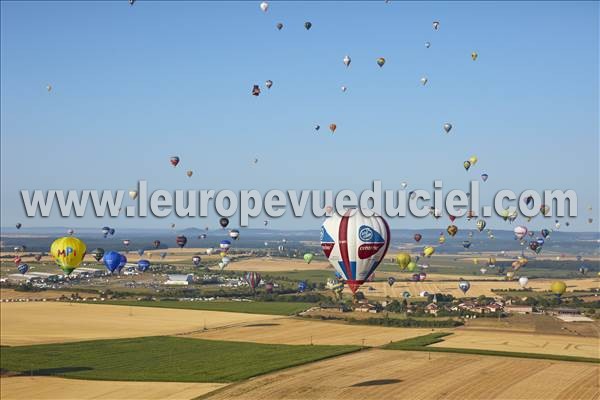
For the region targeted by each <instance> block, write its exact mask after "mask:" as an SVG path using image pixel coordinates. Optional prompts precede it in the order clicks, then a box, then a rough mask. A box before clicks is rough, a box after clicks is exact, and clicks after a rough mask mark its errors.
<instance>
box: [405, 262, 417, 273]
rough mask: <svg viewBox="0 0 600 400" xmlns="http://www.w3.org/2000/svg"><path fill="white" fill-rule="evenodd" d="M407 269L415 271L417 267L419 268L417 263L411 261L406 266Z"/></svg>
mask: <svg viewBox="0 0 600 400" xmlns="http://www.w3.org/2000/svg"><path fill="white" fill-rule="evenodd" d="M406 269H407V270H408V272H413V271H414V270H415V269H417V263H416V262H414V261H411V262H409V263H408V265H407V266H406Z"/></svg>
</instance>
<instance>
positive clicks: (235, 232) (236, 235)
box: [229, 229, 240, 240]
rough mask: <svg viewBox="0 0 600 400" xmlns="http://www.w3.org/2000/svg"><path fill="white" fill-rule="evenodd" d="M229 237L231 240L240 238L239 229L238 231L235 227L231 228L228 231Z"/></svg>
mask: <svg viewBox="0 0 600 400" xmlns="http://www.w3.org/2000/svg"><path fill="white" fill-rule="evenodd" d="M229 237H230V238H232V239H233V240H238V239H239V238H240V231H238V230H237V229H231V230H230V231H229Z"/></svg>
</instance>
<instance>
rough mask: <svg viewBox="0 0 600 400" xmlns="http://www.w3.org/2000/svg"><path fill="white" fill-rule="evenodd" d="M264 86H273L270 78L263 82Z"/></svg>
mask: <svg viewBox="0 0 600 400" xmlns="http://www.w3.org/2000/svg"><path fill="white" fill-rule="evenodd" d="M265 86H266V87H267V89H271V86H273V81H272V80H270V79H268V80H267V81H266V82H265Z"/></svg>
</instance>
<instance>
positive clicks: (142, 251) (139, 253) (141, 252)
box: [137, 249, 144, 257]
mask: <svg viewBox="0 0 600 400" xmlns="http://www.w3.org/2000/svg"><path fill="white" fill-rule="evenodd" d="M137 253H138V256H140V257H141V256H143V255H144V249H138V251H137Z"/></svg>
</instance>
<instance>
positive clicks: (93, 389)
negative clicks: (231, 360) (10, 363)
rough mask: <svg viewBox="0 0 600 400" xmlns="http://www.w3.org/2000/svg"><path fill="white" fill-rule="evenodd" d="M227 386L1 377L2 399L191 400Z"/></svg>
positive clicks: (0, 391)
mask: <svg viewBox="0 0 600 400" xmlns="http://www.w3.org/2000/svg"><path fill="white" fill-rule="evenodd" d="M223 386H225V384H222V383H179V382H122V381H92V380H82V379H64V378H54V377H21V376H19V377H10V378H2V379H1V384H0V393H1V395H0V397H1V398H2V399H3V400H22V399H28V400H56V399H61V400H88V399H89V400H91V399H110V400H162V399H164V400H188V399H193V398H196V397H198V396H200V395H203V394H205V393H208V392H211V391H213V390H215V389H218V388H220V387H223Z"/></svg>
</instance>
